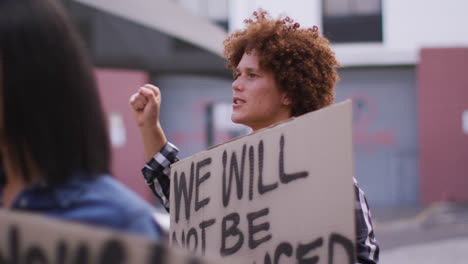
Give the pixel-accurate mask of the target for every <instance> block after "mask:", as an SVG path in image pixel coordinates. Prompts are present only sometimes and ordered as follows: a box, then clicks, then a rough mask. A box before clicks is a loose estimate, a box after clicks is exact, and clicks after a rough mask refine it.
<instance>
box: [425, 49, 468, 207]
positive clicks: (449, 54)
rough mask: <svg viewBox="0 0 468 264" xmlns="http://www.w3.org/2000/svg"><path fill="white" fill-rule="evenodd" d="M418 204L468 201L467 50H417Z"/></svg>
mask: <svg viewBox="0 0 468 264" xmlns="http://www.w3.org/2000/svg"><path fill="white" fill-rule="evenodd" d="M417 78H418V100H419V102H418V104H419V105H418V110H419V113H418V115H419V150H420V172H421V201H422V202H423V203H431V202H435V201H459V202H460V201H464V202H467V201H468V135H467V134H464V133H463V131H462V113H463V111H465V110H468V48H446V49H423V50H422V51H421V60H420V64H419V65H418V76H417Z"/></svg>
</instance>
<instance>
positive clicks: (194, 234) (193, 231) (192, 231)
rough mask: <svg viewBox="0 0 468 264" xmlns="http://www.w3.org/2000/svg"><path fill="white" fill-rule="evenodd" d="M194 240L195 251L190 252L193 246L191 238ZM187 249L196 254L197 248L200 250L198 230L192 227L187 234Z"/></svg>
mask: <svg viewBox="0 0 468 264" xmlns="http://www.w3.org/2000/svg"><path fill="white" fill-rule="evenodd" d="M192 237H193V238H194V239H193V240H194V241H195V245H194V246H193V249H192V250H190V245H191V244H192V243H191V242H190V241H192V239H190V238H192ZM186 248H187V249H188V250H190V251H192V252H193V253H195V252H196V251H197V248H198V234H197V230H196V229H195V228H194V227H192V228H190V229H189V231H188V232H187V246H186Z"/></svg>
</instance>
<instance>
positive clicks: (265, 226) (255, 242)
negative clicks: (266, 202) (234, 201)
mask: <svg viewBox="0 0 468 264" xmlns="http://www.w3.org/2000/svg"><path fill="white" fill-rule="evenodd" d="M269 212H270V210H269V209H268V208H264V209H262V210H259V211H257V212H252V213H248V214H247V222H248V230H249V248H250V249H255V248H256V247H258V246H259V245H261V244H262V243H265V242H267V241H268V240H270V239H271V237H272V236H271V234H267V235H265V236H263V237H262V238H260V239H255V238H254V235H255V234H256V233H258V232H260V231H268V230H270V223H269V222H263V223H261V224H258V225H254V223H253V222H254V220H255V219H258V218H260V217H262V216H266V215H268V213H269Z"/></svg>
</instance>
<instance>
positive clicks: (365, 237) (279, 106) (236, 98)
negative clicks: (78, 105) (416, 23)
mask: <svg viewBox="0 0 468 264" xmlns="http://www.w3.org/2000/svg"><path fill="white" fill-rule="evenodd" d="M245 22H246V24H247V28H246V29H244V30H239V31H236V32H234V33H232V34H231V35H229V37H228V38H227V39H226V40H225V41H224V52H223V55H224V56H225V57H226V59H227V67H229V68H231V69H233V72H234V74H233V75H234V82H233V83H232V89H233V100H232V107H233V112H232V116H231V119H232V121H233V122H235V123H239V124H243V125H246V126H248V127H250V128H251V129H252V130H254V131H256V130H259V129H262V128H266V127H268V126H271V125H273V124H276V123H278V122H281V121H284V120H286V119H289V118H290V117H293V116H300V115H303V114H305V113H308V112H311V111H314V110H317V109H320V108H322V107H325V106H328V105H331V104H332V103H333V100H334V94H335V84H336V82H337V81H338V79H339V77H338V73H337V70H336V67H337V66H339V63H338V62H337V61H336V59H335V56H334V52H333V51H331V49H330V47H329V41H328V40H327V39H326V38H324V37H322V36H320V34H319V32H318V28H317V27H313V28H306V29H301V28H300V25H299V24H298V23H295V22H294V21H293V20H292V19H290V18H289V17H286V18H284V19H272V18H270V17H269V16H268V13H267V12H266V11H263V10H259V11H257V12H254V15H253V18H252V19H248V20H246V21H245ZM160 102H161V97H160V91H159V89H158V88H157V87H155V86H152V85H145V86H143V87H141V88H140V89H139V91H138V92H137V93H135V94H134V95H133V96H132V97H131V98H130V105H131V108H132V110H133V113H134V116H135V119H136V120H137V123H138V126H139V128H140V132H141V136H142V139H143V142H144V151H145V156H146V158H147V160H148V163H147V164H146V166H145V167H144V168H143V170H142V172H143V175H144V177H145V179H146V181H147V183H148V185H149V186H150V188H151V189H152V190H153V193H154V194H155V196H156V197H157V198H158V199H159V200H160V201H161V202H162V204H163V205H164V206H165V207H166V209H167V210H169V185H170V182H169V175H170V169H169V165H170V164H172V163H174V162H176V161H177V160H178V158H177V153H178V150H177V148H176V147H175V146H174V145H172V144H171V143H169V142H167V140H166V138H165V136H164V133H163V131H162V128H161V126H160V124H159V118H158V116H159V105H160ZM158 151H159V152H158ZM355 192H356V205H359V207H357V208H356V214H355V219H356V232H357V236H356V245H357V254H356V255H357V258H358V262H359V263H377V261H378V255H379V247H378V245H377V242H376V240H375V237H374V232H373V228H372V221H371V217H370V212H369V208H368V205H367V202H366V199H365V196H364V193H363V192H362V190H361V189H359V187H358V186H357V182H356V180H355Z"/></svg>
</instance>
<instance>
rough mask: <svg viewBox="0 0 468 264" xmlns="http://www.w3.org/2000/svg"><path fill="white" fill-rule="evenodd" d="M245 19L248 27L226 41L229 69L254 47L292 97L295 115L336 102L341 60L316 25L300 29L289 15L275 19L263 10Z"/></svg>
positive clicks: (262, 63) (292, 110)
mask: <svg viewBox="0 0 468 264" xmlns="http://www.w3.org/2000/svg"><path fill="white" fill-rule="evenodd" d="M244 22H245V23H246V24H247V28H246V29H244V30H238V31H235V32H233V33H232V34H231V35H229V36H228V38H227V39H226V40H225V41H224V42H223V44H224V51H223V55H224V57H225V58H226V59H227V67H228V68H232V69H234V70H235V68H236V67H237V65H238V64H239V62H240V60H241V58H242V55H243V54H244V53H250V52H251V51H252V50H255V51H256V53H257V55H258V57H259V64H260V67H262V68H263V69H265V70H271V71H273V73H274V74H275V78H276V82H277V83H278V84H279V86H280V89H281V90H282V91H285V92H286V94H287V96H288V97H289V98H290V100H291V102H292V105H291V106H292V109H291V115H292V116H299V115H302V114H305V113H307V112H310V111H314V110H317V109H319V108H322V107H324V106H328V105H330V104H332V103H333V100H334V95H335V84H336V82H337V81H338V80H339V77H338V73H337V70H336V67H337V66H339V63H338V62H337V61H336V59H335V53H334V52H333V51H331V49H330V47H329V45H330V42H329V41H328V39H326V38H325V37H323V36H320V35H319V31H318V28H317V27H315V26H314V27H313V28H300V25H299V23H295V22H294V20H292V19H291V18H289V17H286V18H283V19H276V20H275V19H272V18H271V17H270V16H269V15H268V13H267V12H266V11H264V10H261V9H260V10H258V11H256V12H254V13H253V18H251V19H247V20H245V21H244Z"/></svg>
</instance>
